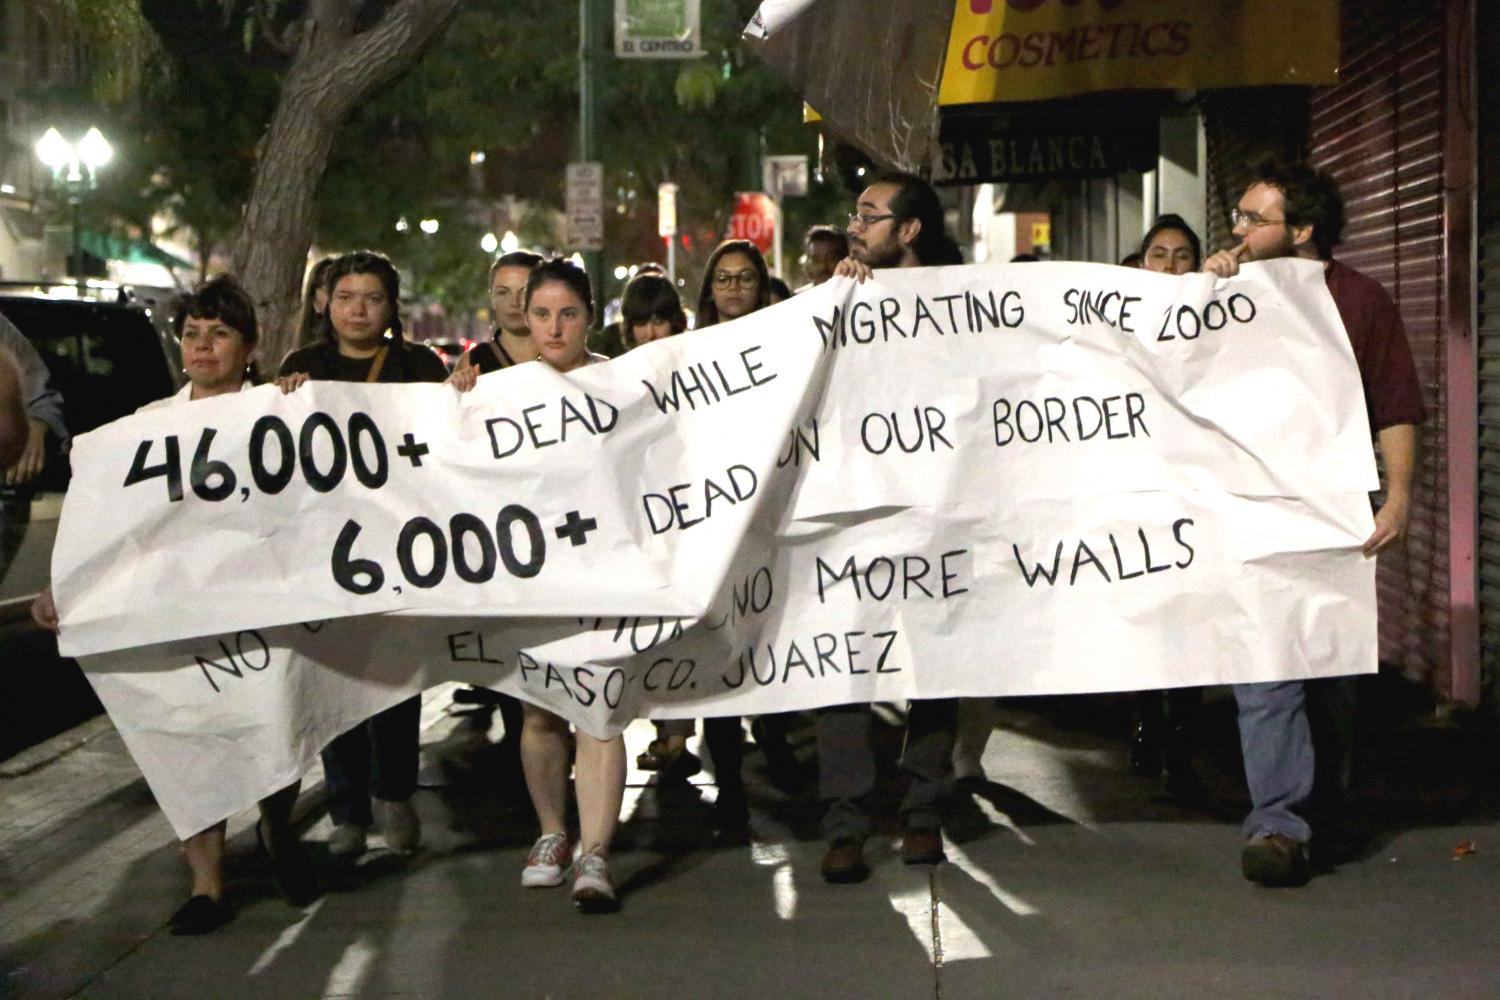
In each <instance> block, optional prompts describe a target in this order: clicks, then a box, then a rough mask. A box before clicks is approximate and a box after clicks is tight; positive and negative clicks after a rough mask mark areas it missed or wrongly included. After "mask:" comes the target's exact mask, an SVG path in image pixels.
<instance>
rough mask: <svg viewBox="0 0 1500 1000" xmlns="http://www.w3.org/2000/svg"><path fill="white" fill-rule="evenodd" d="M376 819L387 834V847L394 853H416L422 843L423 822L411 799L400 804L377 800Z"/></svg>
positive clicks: (403, 800)
mask: <svg viewBox="0 0 1500 1000" xmlns="http://www.w3.org/2000/svg"><path fill="white" fill-rule="evenodd" d="M375 818H376V819H377V820H379V821H380V829H381V831H382V832H384V833H385V846H387V847H389V848H390V849H391V850H393V851H415V850H416V849H417V845H418V844H420V843H421V842H422V820H421V819H420V818H418V816H417V811H416V809H414V808H412V804H411V800H410V799H402V800H401V801H399V802H394V801H387V800H385V799H376V800H375Z"/></svg>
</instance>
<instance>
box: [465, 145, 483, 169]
mask: <svg viewBox="0 0 1500 1000" xmlns="http://www.w3.org/2000/svg"><path fill="white" fill-rule="evenodd" d="M482 163H484V150H482V149H476V150H474V152H472V153H470V154H469V166H471V167H477V166H479V165H480V164H482Z"/></svg>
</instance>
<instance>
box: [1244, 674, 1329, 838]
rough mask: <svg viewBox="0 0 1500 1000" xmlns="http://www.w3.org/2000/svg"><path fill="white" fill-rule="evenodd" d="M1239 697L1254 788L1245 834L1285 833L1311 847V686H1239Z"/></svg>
mask: <svg viewBox="0 0 1500 1000" xmlns="http://www.w3.org/2000/svg"><path fill="white" fill-rule="evenodd" d="M1234 698H1235V701H1236V702H1237V703H1238V704H1239V710H1240V750H1241V752H1242V753H1243V755H1244V758H1245V783H1246V784H1248V785H1249V786H1250V806H1251V807H1250V815H1249V816H1246V817H1245V836H1247V837H1254V836H1256V835H1258V834H1267V833H1279V834H1282V835H1284V836H1287V837H1290V838H1292V839H1293V840H1296V841H1299V842H1302V843H1306V842H1307V841H1308V840H1309V839H1310V838H1311V836H1312V827H1311V826H1309V825H1308V822H1307V819H1306V812H1307V807H1308V804H1309V802H1310V800H1311V799H1312V793H1313V776H1314V772H1315V770H1316V768H1315V759H1314V756H1313V741H1312V727H1311V725H1310V724H1309V723H1308V718H1307V684H1306V682H1304V681H1272V682H1270V683H1266V684H1236V685H1235V686H1234Z"/></svg>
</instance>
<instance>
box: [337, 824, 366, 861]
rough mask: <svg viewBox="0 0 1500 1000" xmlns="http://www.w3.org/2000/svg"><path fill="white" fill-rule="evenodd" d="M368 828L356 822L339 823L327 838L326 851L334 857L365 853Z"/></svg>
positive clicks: (349, 856)
mask: <svg viewBox="0 0 1500 1000" xmlns="http://www.w3.org/2000/svg"><path fill="white" fill-rule="evenodd" d="M368 834H369V830H368V829H367V828H365V827H363V826H360V825H359V824H358V823H341V824H339V825H338V826H335V827H334V828H333V836H331V837H329V838H328V853H329V854H332V855H333V856H334V857H336V858H354V857H358V856H359V855H361V854H363V853H365V839H366V836H367V835H368Z"/></svg>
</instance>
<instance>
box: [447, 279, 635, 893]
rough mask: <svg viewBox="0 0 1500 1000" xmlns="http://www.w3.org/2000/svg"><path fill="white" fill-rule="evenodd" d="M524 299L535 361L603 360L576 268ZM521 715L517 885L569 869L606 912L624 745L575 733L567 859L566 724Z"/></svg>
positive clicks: (471, 376) (461, 379)
mask: <svg viewBox="0 0 1500 1000" xmlns="http://www.w3.org/2000/svg"><path fill="white" fill-rule="evenodd" d="M525 295H526V297H525V307H526V325H527V328H528V329H530V331H531V339H532V342H533V343H534V344H535V346H536V349H537V360H538V361H541V362H542V363H544V364H548V365H551V366H552V367H553V368H555V369H556V370H557V371H559V372H564V373H566V372H571V371H576V370H577V369H579V368H582V367H584V366H585V365H591V364H593V363H595V362H596V361H607V360H609V359H608V358H606V357H604V356H603V355H601V354H591V353H590V352H589V349H588V333H589V327H590V326H591V325H592V323H593V320H594V294H593V289H592V288H591V287H590V285H589V278H588V275H587V274H586V273H584V271H583V270H582V269H581V268H579V267H576V266H574V265H573V264H570V263H568V262H567V261H565V260H549V261H547V262H546V263H544V264H541V265H540V266H538V267H537V268H535V269H534V270H533V271H532V272H531V278H530V279H529V280H528V281H527V282H526V293H525ZM478 378H479V373H478V371H477V370H476V369H474V368H472V367H465V368H460V369H458V370H456V371H455V372H454V373H453V375H452V376H451V377H450V378H449V379H448V381H449V383H450V384H451V385H453V386H454V387H456V388H457V389H458V390H459V391H460V392H467V391H469V390H470V389H472V388H474V385H475V383H476V382H477V381H478ZM525 711H526V723H525V726H524V727H523V728H522V730H521V764H522V766H523V767H524V768H525V771H526V786H527V789H528V790H529V791H530V793H531V804H532V805H533V806H534V807H535V808H536V815H537V819H538V820H539V821H540V823H541V828H542V829H541V836H540V837H538V838H537V841H536V843H535V844H533V845H532V848H531V852H530V853H529V854H528V855H527V858H526V867H525V868H523V869H522V870H521V885H523V886H525V887H527V888H529V889H535V888H543V887H547V886H556V885H562V883H563V879H565V878H566V877H567V873H568V868H569V864H570V863H571V865H572V871H573V902H574V903H575V904H576V905H577V906H578V908H579V909H580V910H582V911H583V912H585V913H610V912H613V911H615V910H616V909H618V908H619V902H618V900H617V899H616V898H615V888H614V882H613V880H612V879H611V878H610V874H609V863H608V859H609V848H610V844H611V842H612V841H613V840H614V836H615V828H616V827H617V826H618V825H619V822H620V804H621V803H622V802H623V801H624V798H625V738H624V737H623V736H616V737H614V738H612V739H608V740H596V739H594V738H593V737H592V736H589V735H588V734H587V733H578V734H577V737H576V739H577V747H578V755H577V761H576V772H577V773H576V781H575V784H576V787H577V791H578V827H579V838H578V845H577V847H578V850H577V853H576V857H575V852H574V845H573V842H572V840H571V839H570V838H569V836H568V723H567V722H566V721H565V720H564V719H562V718H561V717H560V716H557V715H554V714H553V713H551V712H549V711H547V710H546V709H544V708H538V707H537V706H535V705H532V704H530V703H527V704H526V705H525Z"/></svg>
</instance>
